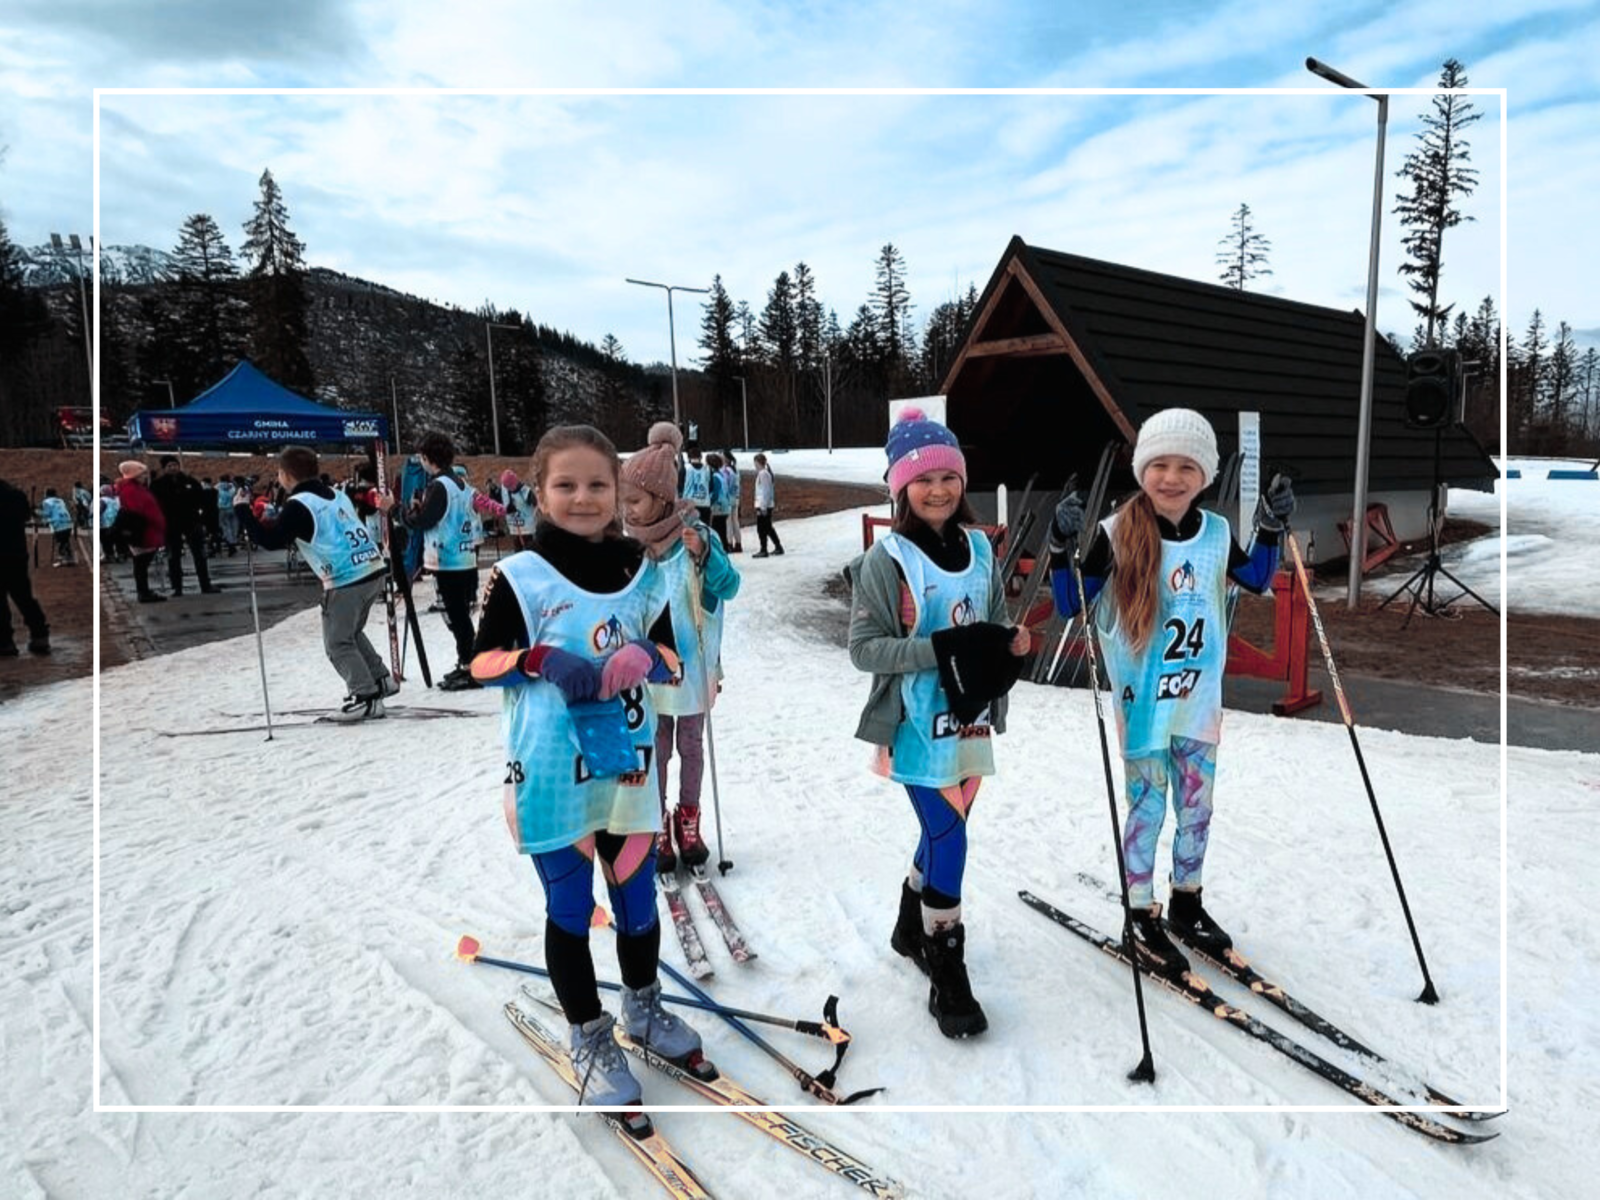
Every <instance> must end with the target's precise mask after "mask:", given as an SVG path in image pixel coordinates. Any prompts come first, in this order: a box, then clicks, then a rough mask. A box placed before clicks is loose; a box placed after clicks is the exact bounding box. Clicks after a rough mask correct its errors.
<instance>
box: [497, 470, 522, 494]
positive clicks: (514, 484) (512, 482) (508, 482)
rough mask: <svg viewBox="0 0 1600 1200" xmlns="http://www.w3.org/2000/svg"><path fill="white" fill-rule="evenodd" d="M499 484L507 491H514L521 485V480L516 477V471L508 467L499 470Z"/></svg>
mask: <svg viewBox="0 0 1600 1200" xmlns="http://www.w3.org/2000/svg"><path fill="white" fill-rule="evenodd" d="M500 486H501V487H503V488H505V489H506V491H508V492H514V491H516V490H517V489H518V488H519V487H521V486H522V480H520V479H518V478H517V473H516V472H515V471H513V470H512V469H511V468H510V467H507V468H506V469H505V470H504V471H501V472H500Z"/></svg>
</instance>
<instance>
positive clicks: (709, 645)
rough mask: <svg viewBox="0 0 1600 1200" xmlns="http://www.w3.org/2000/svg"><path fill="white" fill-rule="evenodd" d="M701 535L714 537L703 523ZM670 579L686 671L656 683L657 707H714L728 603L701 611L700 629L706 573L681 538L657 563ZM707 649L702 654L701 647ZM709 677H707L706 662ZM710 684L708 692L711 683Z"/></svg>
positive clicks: (679, 712) (679, 710)
mask: <svg viewBox="0 0 1600 1200" xmlns="http://www.w3.org/2000/svg"><path fill="white" fill-rule="evenodd" d="M697 528H701V529H702V533H701V536H702V537H710V536H711V535H710V533H709V532H708V531H705V530H704V528H703V527H699V526H697ZM656 565H657V567H658V568H659V569H660V571H661V574H662V576H663V577H664V579H665V581H666V588H667V596H668V597H669V598H670V600H671V602H672V640H673V641H674V642H676V643H677V646H678V657H679V658H680V659H681V660H682V662H683V677H682V679H681V680H680V681H679V682H678V683H652V684H650V685H649V687H650V698H651V700H652V701H654V703H655V706H656V711H657V712H659V713H662V714H663V715H665V716H669V717H680V716H692V715H693V714H695V713H703V712H706V711H708V710H709V708H710V706H711V705H712V704H714V703H715V702H716V690H715V689H716V685H717V683H718V682H719V681H720V680H721V679H722V613H723V609H724V607H725V606H724V605H722V604H718V605H717V606H716V609H715V611H713V612H706V611H704V609H703V608H702V609H701V611H700V628H699V630H698V633H697V631H696V629H695V622H694V617H695V609H696V604H697V601H698V599H699V596H698V594H697V593H698V589H699V588H700V586H701V576H700V573H699V572H698V571H696V570H695V569H694V558H693V556H691V555H690V553H689V551H688V550H686V549H684V545H683V542H682V541H681V540H680V541H678V542H676V543H674V544H673V548H672V551H671V553H669V554H668V555H667V556H666V557H665V558H663V559H661V560H660V561H659V562H658V563H657V564H656ZM702 649H704V651H705V653H704V654H702V653H701V650H702ZM708 665H709V668H710V679H709V682H708V680H707V667H708ZM708 686H709V688H710V689H711V690H710V691H709V693H708V691H707V688H708Z"/></svg>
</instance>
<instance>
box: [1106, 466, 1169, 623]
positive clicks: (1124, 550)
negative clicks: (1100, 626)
mask: <svg viewBox="0 0 1600 1200" xmlns="http://www.w3.org/2000/svg"><path fill="white" fill-rule="evenodd" d="M1111 530H1112V536H1111V553H1112V556H1113V557H1114V559H1115V561H1116V570H1115V571H1114V572H1113V573H1112V580H1111V586H1112V590H1113V594H1114V595H1115V597H1116V601H1117V625H1118V626H1119V627H1120V629H1121V631H1122V636H1123V637H1124V638H1126V639H1127V642H1128V645H1129V646H1131V647H1132V648H1133V649H1134V650H1135V651H1136V652H1143V650H1144V648H1145V647H1146V646H1148V645H1149V644H1150V635H1151V633H1152V632H1154V630H1155V625H1156V608H1157V597H1158V595H1159V592H1158V591H1157V589H1158V587H1159V586H1160V580H1159V579H1158V578H1157V575H1158V574H1159V573H1160V570H1161V530H1160V528H1159V527H1158V526H1157V525H1156V510H1155V506H1154V505H1153V504H1151V503H1150V497H1149V496H1147V495H1145V494H1144V492H1142V491H1139V492H1135V493H1134V494H1133V496H1132V498H1131V499H1129V500H1126V501H1124V502H1123V504H1122V506H1121V507H1120V508H1119V509H1118V510H1117V520H1116V523H1115V524H1114V525H1113V526H1112V527H1111Z"/></svg>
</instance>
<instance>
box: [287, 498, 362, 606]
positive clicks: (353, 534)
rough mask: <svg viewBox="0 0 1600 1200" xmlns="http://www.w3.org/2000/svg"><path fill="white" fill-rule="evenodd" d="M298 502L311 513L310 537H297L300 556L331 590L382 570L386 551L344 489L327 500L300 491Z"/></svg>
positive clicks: (296, 543)
mask: <svg viewBox="0 0 1600 1200" xmlns="http://www.w3.org/2000/svg"><path fill="white" fill-rule="evenodd" d="M294 499H295V503H297V504H303V505H305V508H306V511H307V512H309V513H310V514H311V522H312V533H311V540H310V541H309V542H308V541H305V540H304V539H302V538H296V539H295V545H296V546H298V547H299V548H300V557H301V558H303V559H305V560H306V565H307V566H309V567H310V568H311V570H312V571H313V572H315V574H316V576H317V578H318V579H320V580H322V586H323V587H324V588H326V589H328V590H330V591H331V590H332V589H333V588H336V587H344V586H345V584H347V583H356V582H359V581H360V580H362V579H365V578H367V577H368V576H369V575H376V574H377V573H378V572H379V571H381V570H383V551H382V549H381V548H380V547H379V545H378V544H377V543H376V542H374V541H373V540H372V534H371V532H370V531H369V530H368V529H367V526H366V524H365V523H364V522H363V521H362V520H361V518H360V517H359V516H357V515H356V506H355V505H354V504H352V503H351V501H350V497H349V496H346V495H345V494H344V493H343V492H338V491H336V492H334V493H333V498H332V499H331V500H324V499H323V498H322V497H321V496H319V495H317V494H316V493H315V492H301V493H300V494H299V495H297V496H296V497H295V498H294Z"/></svg>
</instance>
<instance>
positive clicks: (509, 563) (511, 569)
mask: <svg viewBox="0 0 1600 1200" xmlns="http://www.w3.org/2000/svg"><path fill="white" fill-rule="evenodd" d="M497 566H498V569H499V571H500V574H501V575H502V576H503V577H504V578H505V580H506V582H507V583H508V584H510V585H511V590H512V592H513V594H515V596H516V598H517V604H518V605H519V606H520V608H521V609H522V619H523V621H524V622H525V623H526V625H527V627H528V637H529V644H530V645H534V646H537V645H549V646H558V647H560V648H561V649H563V650H567V651H570V652H571V653H573V654H580V655H583V656H584V657H586V658H590V659H592V660H594V663H595V665H596V666H597V667H598V666H599V665H600V664H602V663H603V662H604V661H605V660H606V659H608V658H610V657H611V656H612V655H613V654H615V653H616V652H617V651H618V650H620V649H621V648H622V647H623V646H626V645H627V644H628V643H629V642H631V641H633V640H634V639H636V638H642V637H644V636H646V634H647V633H648V631H649V629H650V626H651V625H652V624H653V623H654V622H655V619H656V618H657V617H658V616H659V615H660V614H661V610H662V609H663V608H664V607H665V606H666V602H667V598H666V591H665V581H664V579H663V577H662V575H661V573H660V572H659V571H658V570H657V569H656V567H655V565H654V564H653V563H650V562H648V561H647V562H645V563H644V565H643V566H641V567H640V568H639V573H638V574H637V575H635V576H634V577H633V579H632V581H631V582H630V583H629V584H628V586H627V587H625V588H623V589H622V590H621V591H619V592H612V593H606V594H601V593H596V592H586V591H584V590H583V589H582V588H580V587H578V586H577V585H575V584H574V583H573V582H572V581H571V580H569V579H567V578H566V577H565V576H563V575H562V574H561V573H560V572H559V571H557V570H556V569H555V568H554V567H552V566H551V565H550V564H549V563H548V562H547V561H546V560H545V559H544V558H543V557H542V556H541V555H539V554H537V553H535V552H534V551H532V550H523V551H521V552H519V553H517V554H513V555H510V556H508V557H506V558H503V559H501V560H500V562H499V563H498V564H497ZM501 695H502V697H503V700H502V706H503V707H502V716H501V730H502V732H503V734H504V737H505V746H506V764H505V812H506V821H507V823H508V824H509V825H510V827H511V830H512V834H513V836H514V837H515V839H516V843H517V852H518V853H519V854H542V853H544V852H545V851H547V850H558V849H560V848H561V847H563V846H570V845H572V844H573V843H574V842H576V841H578V840H579V839H580V838H583V837H585V836H587V835H588V834H591V833H594V832H596V831H597V830H601V829H604V830H607V831H608V832H611V833H617V834H629V833H645V832H649V831H651V830H654V829H656V828H658V827H659V826H660V823H661V819H660V813H659V805H660V801H659V799H658V798H657V792H656V770H657V766H656V762H655V737H656V717H655V710H654V708H653V707H652V705H651V702H650V696H649V692H648V690H647V689H646V688H644V687H639V688H634V689H631V690H630V691H627V692H624V693H622V696H621V699H622V703H623V710H624V713H625V715H626V718H627V724H628V729H629V731H630V732H631V733H632V734H633V735H634V745H635V749H636V750H637V752H638V764H639V765H638V770H636V771H633V772H630V773H628V774H625V775H621V776H615V777H601V778H596V777H595V776H594V775H593V773H592V772H590V771H589V770H588V768H587V767H586V766H585V764H584V761H583V756H582V755H581V754H580V753H579V752H578V735H577V733H576V731H575V730H574V728H573V725H572V720H571V718H570V716H569V715H568V713H567V704H566V701H565V700H564V699H563V698H562V695H561V689H560V688H558V687H556V685H555V684H553V683H548V682H546V681H544V680H542V679H540V680H532V681H529V682H528V683H526V684H519V685H517V686H513V687H507V688H504V689H502V691H501Z"/></svg>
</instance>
